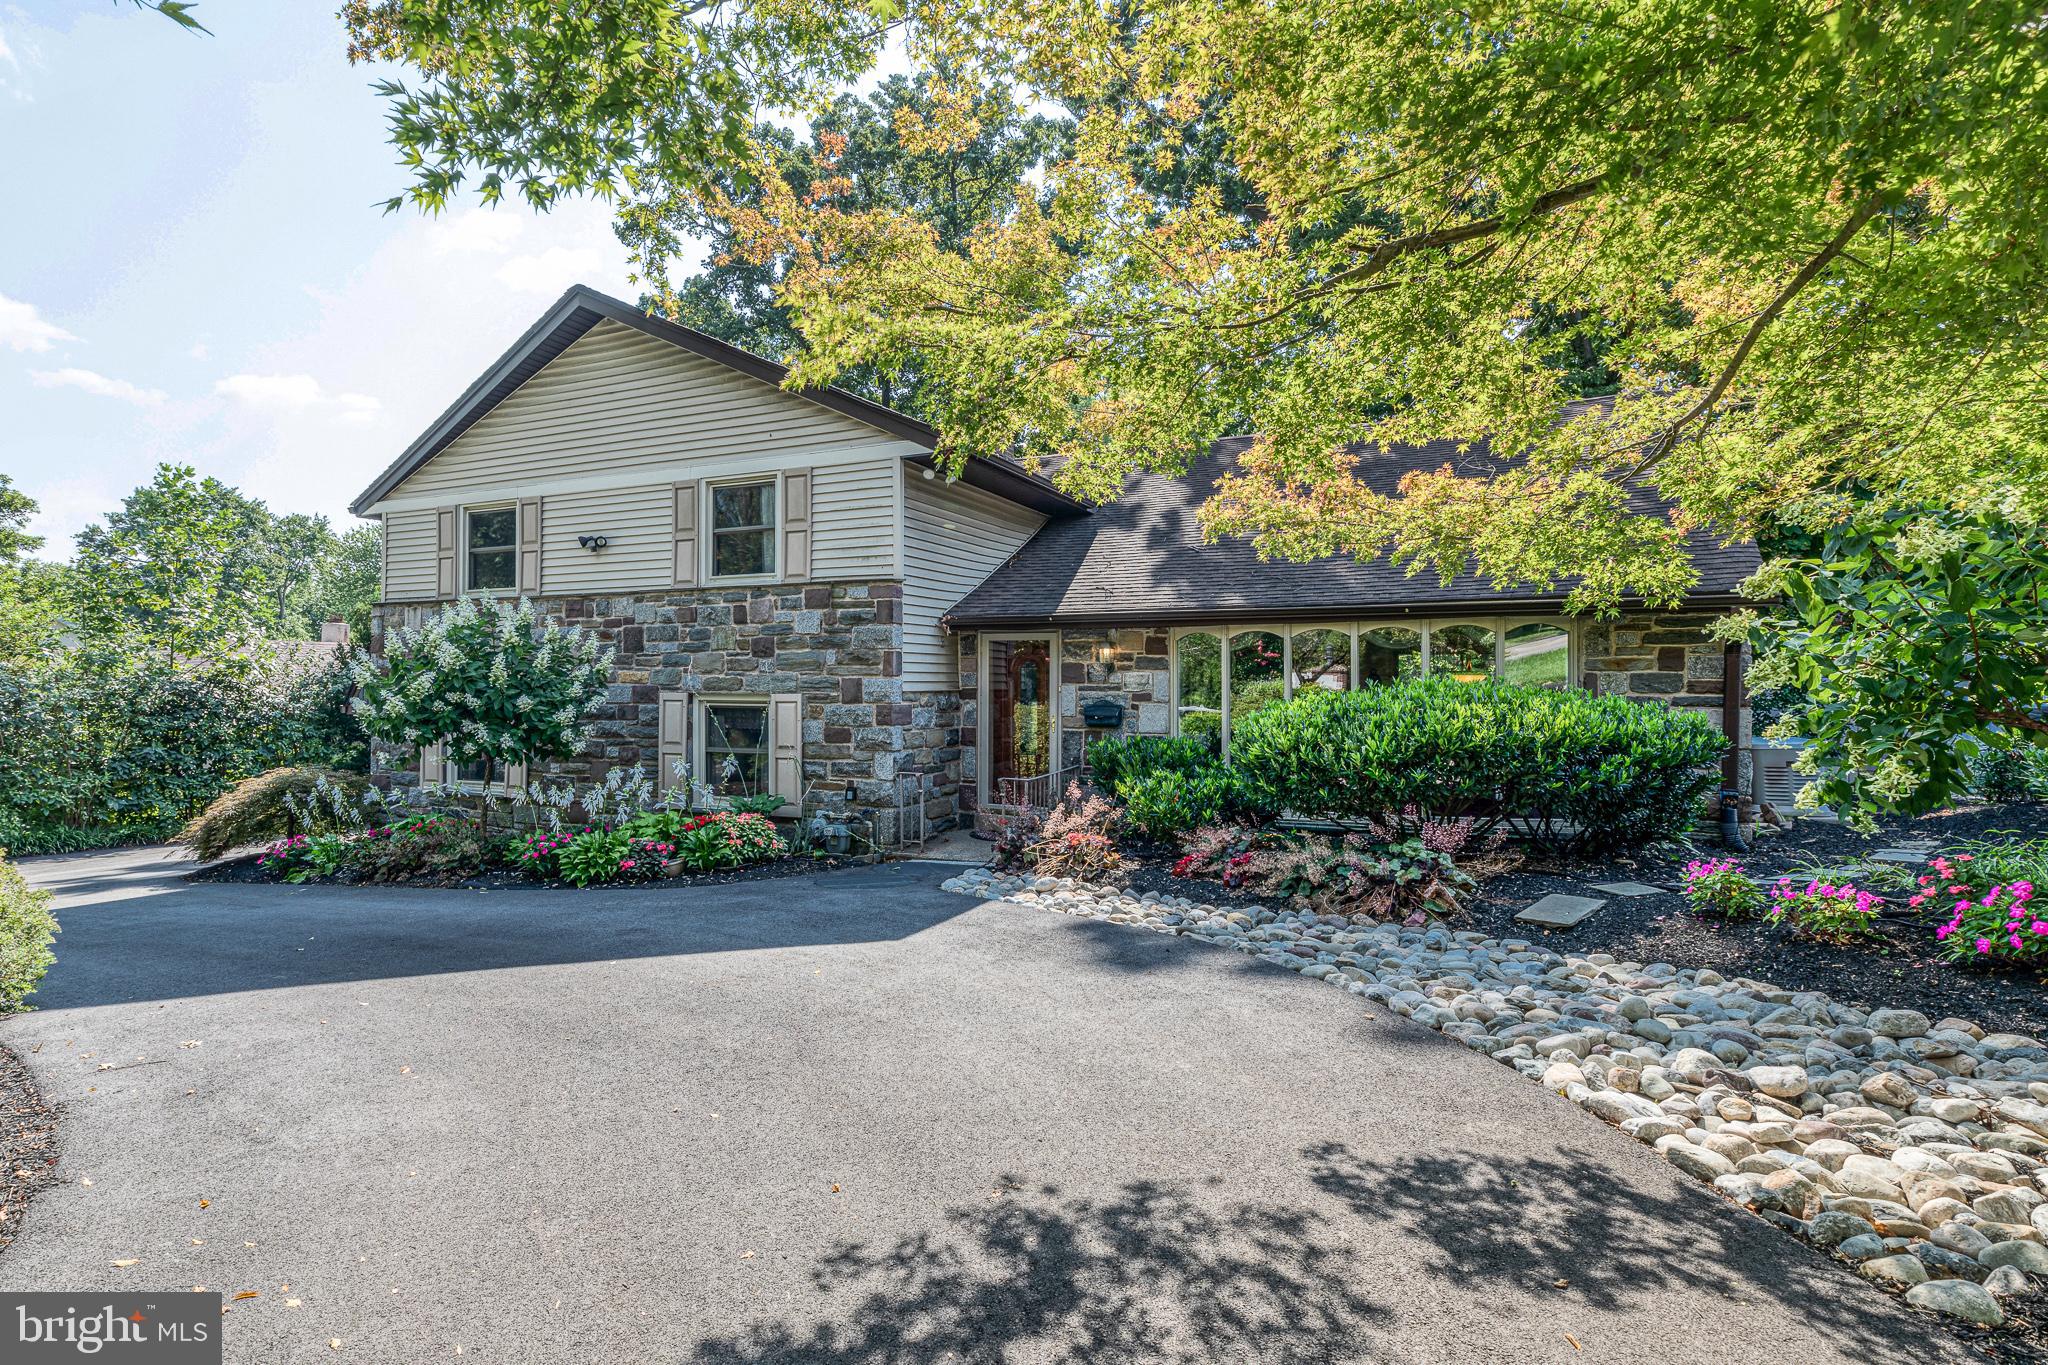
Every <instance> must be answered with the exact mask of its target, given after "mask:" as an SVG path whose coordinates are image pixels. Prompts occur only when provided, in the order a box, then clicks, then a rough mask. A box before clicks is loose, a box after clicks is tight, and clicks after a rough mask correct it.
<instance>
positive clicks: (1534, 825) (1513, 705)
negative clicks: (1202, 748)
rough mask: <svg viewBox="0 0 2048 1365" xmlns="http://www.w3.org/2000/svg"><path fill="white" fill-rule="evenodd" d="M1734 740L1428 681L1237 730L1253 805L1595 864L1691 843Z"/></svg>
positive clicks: (1622, 713)
mask: <svg viewBox="0 0 2048 1365" xmlns="http://www.w3.org/2000/svg"><path fill="white" fill-rule="evenodd" d="M1726 743H1727V741H1726V740H1725V739H1724V738H1723V737H1722V735H1721V733H1720V731H1719V730H1718V729H1717V728H1716V727H1715V726H1714V725H1712V724H1711V723H1710V722H1709V721H1708V720H1707V719H1706V718H1705V717H1703V716H1700V715H1696V714H1693V713H1691V712H1687V711H1682V710H1677V709H1674V708H1672V707H1668V706H1662V705H1658V704H1654V703H1651V704H1645V703H1642V702H1635V701H1630V700H1628V699H1627V698H1624V697H1603V696H1595V695H1592V694H1590V693H1586V692H1559V691H1551V690H1548V689H1545V688H1539V687H1521V686H1516V685H1514V684H1510V683H1500V682H1491V681H1482V682H1473V683H1466V682H1459V681H1457V680H1456V679H1452V678H1415V679H1406V680H1402V681H1398V682H1390V683H1385V684H1381V685H1378V686H1374V687H1370V688H1366V689H1364V690H1361V691H1357V692H1329V691H1324V690H1321V689H1315V690H1310V691H1304V692H1302V693H1300V694H1298V695H1296V696H1295V697H1294V698H1293V699H1292V700H1291V701H1287V702H1284V703H1280V704H1276V705H1272V706H1267V707H1265V708H1263V709H1261V710H1259V711H1257V712H1255V713H1253V714H1251V715H1247V716H1245V717H1244V718H1243V719H1242V720H1239V721H1237V722H1236V723H1235V724H1233V725H1232V727H1231V740H1230V761H1231V765H1232V766H1233V767H1234V768H1235V769H1236V780H1237V784H1238V786H1239V788H1240V789H1241V792H1242V797H1241V800H1242V801H1243V802H1244V803H1245V804H1247V805H1249V806H1252V807H1254V808H1268V809H1285V810H1288V811H1292V812H1294V813H1296V814H1299V815H1306V816H1328V817H1332V818H1335V819H1342V820H1367V821H1372V822H1374V823H1376V824H1378V825H1380V826H1381V827H1382V828H1390V829H1394V830H1398V831H1400V832H1402V833H1410V832H1414V831H1415V830H1416V829H1418V828H1419V827H1420V824H1421V822H1422V821H1423V820H1425V819H1445V818H1451V817H1459V816H1463V817H1470V818H1474V819H1476V820H1478V821H1479V824H1480V829H1481V831H1482V832H1483V831H1484V830H1486V829H1490V828H1492V827H1494V826H1495V825H1500V824H1505V825H1506V826H1507V827H1508V828H1509V829H1511V830H1514V831H1515V832H1517V833H1519V834H1521V835H1523V836H1524V837H1526V838H1528V839H1530V840H1531V841H1532V842H1535V843H1538V844H1541V845H1544V846H1547V847H1550V848H1552V849H1556V850H1559V851H1572V852H1596V851H1605V850H1608V849H1614V848H1625V847H1630V846H1635V845H1640V844H1645V843H1649V842H1652V841H1654V840H1657V839H1661V838H1668V837H1671V836H1674V835H1677V834H1679V833H1680V832H1682V831H1683V830H1684V829H1685V828H1686V826H1687V825H1688V824H1689V823H1690V822H1691V820H1692V818H1693V816H1694V814H1695V812H1696V811H1697V810H1698V806H1699V801H1700V798H1701V796H1702V795H1703V794H1704V793H1705V792H1706V790H1707V789H1708V787H1709V786H1710V785H1711V784H1712V783H1713V781H1714V773H1713V769H1712V764H1713V763H1714V762H1715V761H1716V760H1718V759H1719V758H1720V756H1721V753H1722V751H1723V749H1724V747H1725V746H1726Z"/></svg>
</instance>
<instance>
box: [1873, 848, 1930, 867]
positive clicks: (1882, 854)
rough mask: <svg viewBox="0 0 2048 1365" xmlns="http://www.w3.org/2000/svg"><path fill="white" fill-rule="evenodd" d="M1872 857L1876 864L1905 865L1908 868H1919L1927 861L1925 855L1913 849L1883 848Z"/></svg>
mask: <svg viewBox="0 0 2048 1365" xmlns="http://www.w3.org/2000/svg"><path fill="white" fill-rule="evenodd" d="M1870 857H1871V859H1872V861H1874V862H1880V863H1904V864H1905V865H1906V866H1908V867H1918V866H1920V864H1922V863H1924V862H1926V861H1927V855H1926V854H1925V853H1922V852H1920V851H1919V850H1918V849H1912V848H1881V849H1879V850H1878V851H1877V852H1875V853H1873V854H1871V855H1870Z"/></svg>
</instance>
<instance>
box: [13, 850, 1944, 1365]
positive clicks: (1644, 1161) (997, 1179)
mask: <svg viewBox="0 0 2048 1365" xmlns="http://www.w3.org/2000/svg"><path fill="white" fill-rule="evenodd" d="M25 867H26V870H28V871H29V873H30V875H31V876H32V877H34V878H35V879H36V880H38V881H41V882H43V883H45V884H48V885H52V886H55V887H57V888H58V889H59V890H60V892H61V893H62V894H63V902H62V903H61V904H60V906H59V911H58V913H59V915H60V917H61V918H62V920H63V924H64V933H63V937H62V938H61V939H60V940H59V942H58V952H59V962H58V965H57V967H56V968H55V969H54V970H53V971H52V972H51V974H50V976H49V977H48V979H47V981H46V982H45V985H44V987H43V990H42V993H41V995H40V996H39V997H38V998H37V1003H38V1004H39V1005H40V1006H41V1008H40V1010H39V1011H38V1012H36V1013H34V1014H29V1015H25V1016H21V1017H18V1018H15V1019H13V1020H11V1021H8V1022H6V1023H4V1024H0V1039H4V1040H5V1041H7V1042H8V1043H10V1044H11V1045H12V1046H14V1047H15V1048H16V1049H17V1050H19V1051H20V1052H21V1053H22V1054H23V1055H24V1056H26V1057H27V1058H28V1060H29V1061H30V1063H31V1065H32V1066H33V1068H34V1071H35V1073H36V1075H37V1077H38V1078H39V1080H40V1082H41V1084H42V1085H43V1086H44V1088H45V1090H46V1092H47V1093H48V1094H49V1095H50V1096H51V1098H53V1099H54V1100H56V1101H57V1102H58V1103H59V1104H61V1105H62V1106H63V1108H64V1110H65V1114H66V1117H65V1127H64V1130H63V1144H62V1145H63V1153H64V1156H63V1160H62V1163H61V1167H60V1169H61V1171H62V1174H63V1177H64V1183H62V1184H60V1185H58V1186H56V1187H54V1188H52V1189H49V1190H46V1191H45V1192H44V1193H43V1194H42V1195H41V1196H40V1197H39V1199H38V1201H37V1202H36V1204H35V1205H34V1206H33V1207H32V1208H31V1209H30V1211H29V1215H28V1219H27V1224H28V1225H27V1231H26V1232H25V1233H24V1234H23V1235H22V1236H21V1238H20V1240H19V1241H18V1242H17V1243H16V1244H15V1246H14V1247H13V1249H12V1250H11V1251H9V1252H7V1253H6V1254H5V1255H0V1288H6V1289H31V1288H33V1289H60V1288H72V1289H87V1288H101V1287H107V1286H120V1287H147V1288H153V1289H189V1288H191V1287H193V1286H195V1285H204V1286H206V1287H207V1288H209V1289H217V1290H222V1291H225V1292H228V1293H230V1294H232V1293H235V1292H238V1291H243V1290H256V1291H259V1293H260V1297H257V1298H253V1299H249V1300H246V1301H241V1302H237V1303H235V1304H234V1305H233V1307H232V1311H231V1312H230V1314H229V1316H228V1319H227V1326H226V1340H227V1345H228V1357H229V1359H231V1360H236V1361H261V1362H264V1363H265V1365H270V1363H271V1362H280V1361H312V1360H320V1361H331V1360H335V1359H344V1358H354V1359H360V1360H372V1361H380V1362H383V1361H389V1362H408V1363H410V1362H421V1361H430V1360H440V1359H455V1358H456V1353H457V1351H458V1348H459V1350H460V1352H461V1355H462V1358H464V1359H474V1360H482V1361H520V1362H525V1361H532V1362H547V1365H559V1363H560V1362H569V1361H607V1362H609V1361H620V1362H625V1361H632V1362H639V1361H677V1362H756V1361H805V1362H827V1363H831V1362H903V1363H905V1365H908V1363H909V1362H918V1363H919V1365H922V1363H923V1362H931V1361H944V1360H957V1361H1063V1362H1075V1365H1080V1362H1089V1363H1090V1365H1096V1363H1098V1362H1106V1361H1123V1360H1133V1361H1186V1362H1198V1361H1200V1362H1207V1361H1223V1360H1246V1361H1287V1362H1310V1361H1350V1360H1359V1361H1426V1362H1438V1361H1442V1362H1453V1361H1456V1362H1470V1361H1496V1360H1515V1361H1530V1362H1547V1361H1571V1362H1575V1365H1577V1363H1579V1362H1592V1361H1630V1362H1633V1361H1644V1360H1651V1359H1661V1360H1684V1361H1689V1362H1698V1361H1731V1362H1733V1361H1741V1362H1752V1361H1756V1360H1761V1359H1769V1360H1788V1361H1790V1360H1796V1361H1801V1362H1826V1361H1842V1362H1849V1361H1858V1362H1861V1361H1869V1360H1907V1359H1910V1360H1915V1361H1947V1360H1957V1359H1961V1358H1962V1357H1961V1355H1960V1352H1959V1350H1958V1348H1957V1347H1956V1346H1955V1345H1954V1344H1953V1343H1952V1342H1951V1341H1950V1340H1949V1339H1948V1338H1946V1337H1944V1336H1942V1335H1940V1334H1938V1333H1936V1332H1934V1331H1932V1330H1930V1329H1929V1328H1928V1327H1927V1326H1926V1325H1925V1324H1923V1323H1922V1322H1921V1321H1920V1320H1918V1319H1916V1318H1915V1317H1913V1316H1912V1315H1910V1314H1909V1313H1907V1312H1906V1311H1905V1310H1903V1309H1901V1308H1899V1307H1897V1306H1896V1305H1894V1304H1893V1303H1891V1302H1889V1301H1887V1300H1886V1299H1885V1298H1883V1297H1882V1296H1881V1295H1879V1294H1878V1293H1876V1292H1874V1291H1872V1290H1871V1289H1869V1288H1867V1287H1865V1286H1863V1285H1861V1284H1859V1283H1857V1282H1856V1281H1855V1279H1854V1277H1853V1276H1851V1275H1849V1274H1848V1273H1846V1272H1844V1271H1842V1270H1840V1269H1839V1268H1837V1267H1835V1266H1833V1265H1832V1264H1829V1263H1827V1262H1826V1261H1824V1260H1822V1259H1820V1258H1818V1257H1817V1256H1815V1255H1813V1254H1812V1253H1811V1252H1809V1251H1808V1250H1807V1249H1805V1248H1804V1247H1802V1246H1800V1245H1798V1244H1797V1243H1795V1242H1793V1241H1791V1240H1790V1239H1788V1238H1785V1237H1784V1236H1782V1235H1781V1234H1779V1233H1777V1232H1776V1231H1774V1230H1772V1229H1770V1228H1768V1227H1766V1226H1765V1225H1763V1224H1762V1223H1760V1222H1758V1221H1757V1220H1755V1219H1752V1218H1750V1217H1748V1216H1747V1215H1743V1214H1740V1213H1738V1212H1736V1211H1734V1210H1733V1209H1731V1208H1729V1207H1727V1206H1726V1205H1724V1204H1722V1203H1720V1202H1719V1201H1717V1200H1715V1199H1714V1198H1713V1197H1711V1196H1710V1195H1708V1194H1707V1193H1706V1192H1704V1191H1703V1190H1701V1189H1700V1188H1699V1187H1697V1186H1694V1185H1692V1184H1691V1183H1690V1182H1687V1181H1685V1180H1683V1179H1681V1178H1680V1177H1678V1176H1677V1175H1676V1174H1675V1173H1674V1172H1672V1171H1671V1170H1669V1169H1668V1168H1667V1167H1666V1166H1665V1165H1664V1164H1663V1163H1662V1162H1661V1161H1659V1160H1658V1159H1657V1158H1656V1157H1655V1156H1654V1155H1653V1154H1652V1153H1650V1152H1649V1151H1648V1150H1647V1149H1644V1148H1642V1147H1640V1146H1638V1145H1637V1144H1635V1143H1634V1142H1631V1141H1630V1140H1628V1139H1627V1138H1625V1137H1623V1136H1621V1135H1620V1134H1618V1133H1616V1132H1613V1131H1612V1130H1610V1129H1608V1128H1606V1127H1605V1126H1604V1125H1602V1124H1600V1123H1598V1122H1597V1121H1595V1120H1593V1119H1592V1118H1590V1117H1588V1116H1587V1115H1585V1114H1582V1113H1581V1112H1579V1111H1578V1110H1577V1109H1576V1108H1575V1107H1574V1106H1572V1105H1570V1104H1569V1103H1567V1102H1566V1101H1564V1100H1563V1099H1561V1098H1559V1097H1557V1096H1554V1095H1550V1094H1546V1093H1545V1092H1543V1091H1541V1090H1540V1089H1538V1088H1537V1087H1535V1086H1532V1085H1530V1084H1529V1083H1528V1082H1526V1081H1523V1080H1521V1079H1520V1078H1518V1077H1516V1076H1515V1075H1514V1074H1513V1073H1512V1072H1510V1071H1509V1070H1508V1069H1507V1068H1504V1067H1500V1066H1497V1065H1495V1064H1493V1063H1491V1062H1489V1061H1486V1060H1484V1059H1483V1058H1479V1057H1477V1056H1474V1055H1472V1054H1469V1053H1467V1052H1465V1051H1463V1050H1462V1049H1460V1048H1459V1047H1457V1046H1455V1045H1453V1044H1450V1043H1448V1042H1446V1041H1445V1040H1443V1039H1441V1038H1439V1037H1438V1036H1436V1035H1434V1034H1432V1033H1429V1032H1428V1031H1426V1030H1424V1029H1422V1028H1420V1027H1417V1026H1414V1025H1411V1024H1409V1023H1407V1022H1406V1021H1404V1020H1401V1019H1398V1018H1394V1017H1390V1016H1384V1015H1383V1016H1381V1017H1378V1018H1374V1017H1372V1016H1371V1013H1370V1012H1369V1011H1368V1010H1367V1009H1366V1008H1365V1007H1364V1006H1363V1005H1362V1003H1361V1002H1360V1001H1359V1000H1357V999H1356V998H1354V997H1351V996H1347V995H1345V994H1343V993H1342V992H1340V991H1336V990H1333V989H1331V988H1329V987H1327V986H1322V985H1319V984H1316V983H1314V982H1311V981H1308V980H1305V979H1303V978H1301V977H1299V976H1296V975H1294V974H1293V973H1289V972H1283V971H1279V970H1275V969H1271V968H1267V967H1264V966H1261V965H1259V964H1257V963H1255V962H1252V961H1251V960H1250V959H1247V958H1244V957H1241V956H1239V955H1236V954H1232V953H1228V952H1226V951H1223V950H1220V949H1215V948H1210V947H1207V946H1205V945H1201V944H1191V943H1186V942H1181V941H1177V940H1174V939H1171V938H1168V937H1165V936H1161V935H1156V934H1151V933H1147V932H1144V931H1139V930H1131V929H1123V928H1120V927H1117V926H1110V925H1105V924H1100V923H1094V922H1085V921H1080V920H1074V919H1069V918H1066V917H1064V916H1059V915H1054V914H1049V913H1046V912H1043V911H1037V910H1029V909H1022V908H1018V907H1014V906H1005V905H984V906H976V905H975V904H974V903H973V902H972V901H970V900H967V899H965V898H963V897H958V896H953V895H949V894H946V893H943V892H941V891H939V890H938V889H937V886H938V882H939V881H940V880H941V879H942V878H943V877H944V876H946V875H947V874H948V872H949V870H950V869H947V868H944V867H933V866H929V865H927V866H917V865H894V866H887V867H880V868H873V869H865V870H859V871H851V872H839V873H831V874H825V875H820V876H816V877H804V878H793V879H786V880H779V881H764V882H755V883H745V884H740V885H736V886H727V887H717V888H703V889H695V890H689V889H684V890H676V889H669V888H664V889H659V890H625V891H615V892H590V893H584V894H580V895H579V894H570V893H553V892H492V893H487V894H484V893H475V892H448V891H440V892H437V891H392V890H376V889H369V888H314V887H306V888H298V887H265V886H246V885H199V884H191V883H186V882H183V881H182V880H179V879H178V877H177V876H176V872H177V868H176V866H175V864H168V863H165V862H163V861H161V855H157V854H150V853H145V854H139V855H138V854H122V855H100V856H95V857H84V858H75V859H54V860H41V861H33V862H30V863H28V864H25ZM131 1259H132V1260H133V1261H134V1262H135V1264H134V1265H132V1266H127V1267H118V1268H117V1267H116V1266H115V1265H114V1262H117V1261H126V1260H131ZM330 1341H339V1342H340V1343H341V1346H340V1348H339V1350H336V1349H334V1348H332V1347H331V1346H330V1345H329V1343H330Z"/></svg>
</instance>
